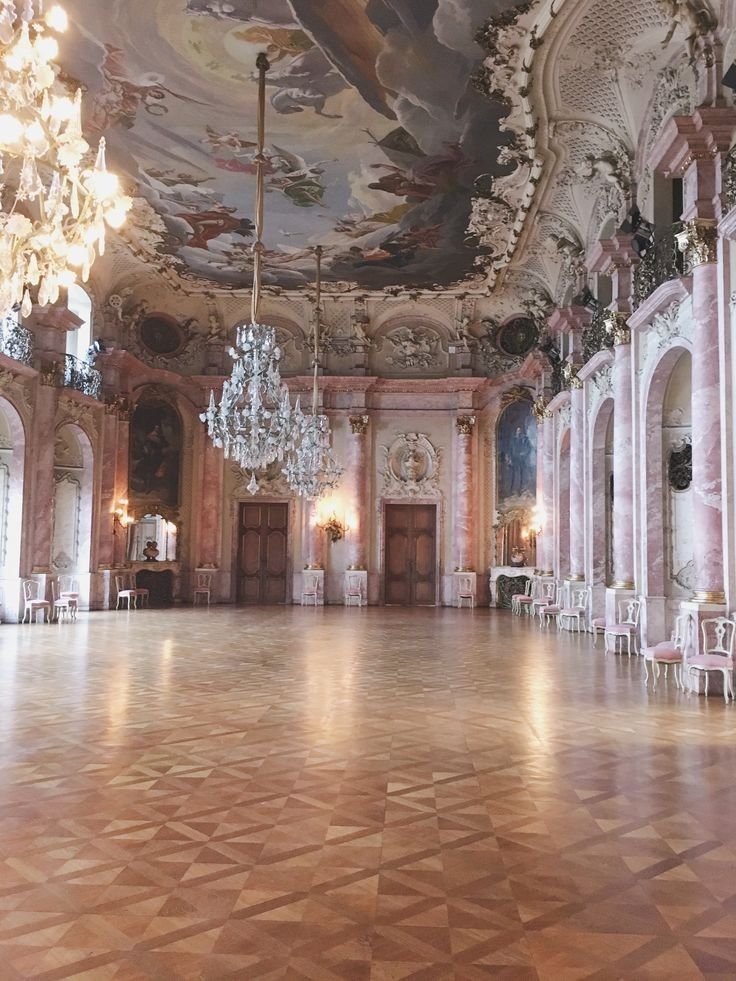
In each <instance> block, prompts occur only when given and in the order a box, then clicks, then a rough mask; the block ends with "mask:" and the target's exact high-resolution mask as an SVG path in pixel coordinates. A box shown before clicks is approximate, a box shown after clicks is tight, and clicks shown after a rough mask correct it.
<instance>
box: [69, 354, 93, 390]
mask: <svg viewBox="0 0 736 981" xmlns="http://www.w3.org/2000/svg"><path fill="white" fill-rule="evenodd" d="M64 388H73V389H74V391H75V392H82V394H83V395H89V396H91V398H93V399H101V398H102V375H101V374H100V372H99V371H98V370H97V369H96V368H93V367H92V365H91V364H87V362H86V361H80V360H79V358H75V357H74V355H73V354H67V355H66V357H65V359H64Z"/></svg>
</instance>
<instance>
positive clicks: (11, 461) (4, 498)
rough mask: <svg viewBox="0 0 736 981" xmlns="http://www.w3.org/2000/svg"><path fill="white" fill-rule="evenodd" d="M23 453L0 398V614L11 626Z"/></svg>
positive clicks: (16, 422) (21, 435) (17, 421)
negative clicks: (0, 595)
mask: <svg viewBox="0 0 736 981" xmlns="http://www.w3.org/2000/svg"><path fill="white" fill-rule="evenodd" d="M25 450H26V440H25V431H24V428H23V422H22V420H21V417H20V415H19V414H18V412H17V410H16V409H15V407H14V406H13V405H12V404H11V403H10V402H9V401H8V400H7V399H4V398H2V397H0V591H1V593H2V597H1V600H0V614H1V615H2V618H3V619H6V620H9V621H11V622H13V623H14V622H16V621H17V620H18V618H19V616H18V611H19V610H20V606H21V590H20V578H21V543H22V539H23V483H24V476H25Z"/></svg>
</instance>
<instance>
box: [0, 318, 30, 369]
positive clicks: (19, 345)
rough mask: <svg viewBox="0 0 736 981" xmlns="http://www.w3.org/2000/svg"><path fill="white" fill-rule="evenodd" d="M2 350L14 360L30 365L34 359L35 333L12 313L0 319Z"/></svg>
mask: <svg viewBox="0 0 736 981" xmlns="http://www.w3.org/2000/svg"><path fill="white" fill-rule="evenodd" d="M0 351H2V353H3V354H4V355H5V356H6V357H8V358H13V360H14V361H22V362H23V364H27V365H30V363H31V361H32V360H33V334H32V333H31V332H30V330H28V329H27V328H25V327H24V326H23V325H22V324H20V323H19V322H18V318H17V315H16V314H14V313H11V314H10V315H9V316H7V317H5V319H4V320H2V321H0Z"/></svg>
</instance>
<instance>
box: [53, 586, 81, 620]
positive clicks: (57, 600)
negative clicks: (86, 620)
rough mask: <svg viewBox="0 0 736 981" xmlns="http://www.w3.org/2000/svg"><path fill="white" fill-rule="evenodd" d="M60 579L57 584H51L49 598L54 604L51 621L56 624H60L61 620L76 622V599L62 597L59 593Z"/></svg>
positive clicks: (73, 597)
mask: <svg viewBox="0 0 736 981" xmlns="http://www.w3.org/2000/svg"><path fill="white" fill-rule="evenodd" d="M60 583H61V578H60V579H59V583H55V582H53V581H52V582H51V598H52V600H53V604H54V614H53V618H52V619H53V620H54V621H56V623H61V621H62V620H69V621H72V620H76V619H77V597H75V596H69V595H67V596H64V595H63V594H62V593H61V585H60Z"/></svg>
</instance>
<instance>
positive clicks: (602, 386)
mask: <svg viewBox="0 0 736 981" xmlns="http://www.w3.org/2000/svg"><path fill="white" fill-rule="evenodd" d="M593 387H594V388H595V391H596V392H597V395H598V401H600V400H602V399H605V398H608V397H609V395H612V394H613V380H612V378H611V366H610V365H606V366H605V368H601V370H600V371H599V372H598V373H597V374H596V375H595V376H594V377H593Z"/></svg>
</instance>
